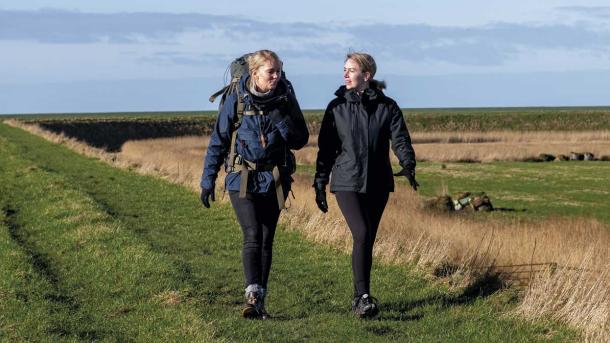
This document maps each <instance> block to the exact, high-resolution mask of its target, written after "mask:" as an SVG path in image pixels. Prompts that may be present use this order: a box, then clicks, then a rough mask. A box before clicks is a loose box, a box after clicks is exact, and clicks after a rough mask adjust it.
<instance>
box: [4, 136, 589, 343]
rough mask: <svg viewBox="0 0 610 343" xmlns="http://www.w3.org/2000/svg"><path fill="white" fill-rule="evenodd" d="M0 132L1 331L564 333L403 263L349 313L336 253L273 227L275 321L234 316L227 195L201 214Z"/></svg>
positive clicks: (129, 176) (135, 178)
mask: <svg viewBox="0 0 610 343" xmlns="http://www.w3.org/2000/svg"><path fill="white" fill-rule="evenodd" d="M0 140H1V141H2V144H1V145H0V181H1V182H0V188H1V194H2V196H1V197H0V200H1V206H2V210H3V211H2V225H1V228H2V230H1V232H0V261H3V263H1V264H0V273H2V274H1V275H2V277H1V280H2V281H1V282H2V283H1V284H0V340H5V341H31V340H52V341H80V340H102V341H167V340H189V341H210V340H227V341H269V340H273V341H305V340H312V341H388V340H397V341H405V340H409V341H421V342H428V341H473V342H477V341H479V342H489V341H523V342H525V341H528V342H529V341H571V340H574V339H577V338H576V336H574V333H573V332H571V331H570V330H568V329H566V328H565V327H562V326H559V325H556V324H552V323H550V322H541V321H537V322H534V323H525V322H523V321H522V320H517V319H511V318H507V317H504V316H502V315H501V313H502V312H504V311H506V310H508V309H511V308H513V307H514V306H515V301H516V298H515V294H514V293H513V292H511V291H504V292H499V293H493V294H488V293H486V292H482V293H481V292H480V291H481V289H480V288H472V289H466V290H464V291H462V292H458V293H454V292H449V291H447V290H446V289H445V288H444V287H441V286H434V285H432V284H431V283H430V282H428V281H425V279H424V278H422V277H421V276H420V275H419V274H418V273H415V272H413V271H412V270H410V269H409V268H407V267H404V266H387V265H376V266H375V273H374V278H373V285H374V286H373V287H374V289H375V295H376V296H378V297H379V298H380V299H381V302H382V306H383V313H382V315H381V316H380V317H379V318H378V319H377V320H371V321H360V320H357V319H355V318H353V316H352V315H351V314H350V312H349V300H350V293H351V289H350V288H351V287H350V283H351V281H350V280H351V272H350V266H349V257H348V255H346V254H343V253H340V252H339V251H337V250H335V249H333V248H329V247H324V246H318V245H314V244H312V243H308V242H307V241H304V239H303V237H302V235H300V234H298V233H295V232H291V231H286V230H280V232H279V234H278V237H277V239H276V254H275V264H274V270H273V271H272V280H271V283H270V286H269V287H270V290H271V293H270V298H269V310H270V311H271V312H272V314H274V315H275V316H276V319H275V320H272V321H265V322H262V321H254V322H253V321H246V320H243V319H241V318H239V317H238V309H239V306H240V304H241V301H242V272H241V263H240V241H241V234H240V232H239V229H238V226H237V223H236V221H235V218H234V216H233V214H232V211H231V210H230V208H229V207H228V206H227V205H222V204H218V203H216V204H214V205H215V206H213V208H212V209H211V210H203V209H202V208H201V206H200V204H199V202H198V199H197V196H196V194H194V193H193V192H191V191H189V190H187V189H185V188H184V187H182V186H178V185H173V184H170V183H168V182H166V181H162V180H159V179H156V178H152V177H144V176H140V175H137V174H134V173H131V172H127V171H122V170H119V169H115V168H112V167H110V166H108V165H106V164H104V163H102V162H99V161H96V160H93V159H90V158H86V157H83V156H80V155H78V154H76V153H74V152H72V151H69V150H67V149H66V148H63V147H59V146H56V145H53V144H50V143H48V142H46V141H44V140H42V139H41V138H38V137H35V136H32V135H29V134H26V133H24V132H22V131H20V130H18V129H14V128H9V127H7V126H5V125H0ZM424 182H425V181H424ZM4 262H6V263H4Z"/></svg>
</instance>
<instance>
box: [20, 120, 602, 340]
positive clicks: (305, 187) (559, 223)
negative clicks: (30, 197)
mask: <svg viewBox="0 0 610 343" xmlns="http://www.w3.org/2000/svg"><path fill="white" fill-rule="evenodd" d="M11 125H13V126H19V127H22V128H24V129H26V130H28V131H30V132H33V133H35V134H38V135H41V136H43V137H45V138H47V139H49V140H51V141H54V142H58V143H62V144H66V145H67V146H69V147H70V148H72V149H74V150H76V151H79V152H81V153H84V154H86V155H88V156H94V157H97V158H100V159H102V160H105V161H108V162H110V163H113V164H115V165H117V166H120V167H130V168H134V167H135V168H136V170H138V171H139V172H141V173H145V174H156V175H161V176H163V177H164V178H166V179H169V180H171V181H173V182H178V183H182V184H185V185H187V186H189V187H190V188H192V189H195V190H196V189H198V179H199V175H200V173H201V166H202V157H203V154H204V151H205V147H206V146H205V145H206V142H207V141H206V140H205V139H203V138H201V137H196V138H170V139H155V140H145V141H132V142H127V143H125V145H124V146H123V151H122V152H121V153H120V154H118V155H115V154H107V153H103V152H101V151H99V149H93V148H90V147H88V146H87V145H85V144H83V143H79V142H75V141H73V140H71V139H66V138H65V137H61V136H58V135H55V134H52V133H48V132H45V131H44V130H41V129H39V128H36V127H35V126H31V125H27V126H24V125H23V124H21V123H19V122H12V123H11ZM603 135H606V136H603ZM594 136H595V135H594V134H592V135H591V136H589V137H594ZM602 137H607V133H604V134H602ZM314 144H315V142H314ZM418 154H419V147H418ZM222 177H223V176H222V175H221V176H219V180H222V179H223V178H222ZM293 189H294V192H295V194H296V196H297V197H296V199H293V200H291V201H290V203H289V205H290V209H289V210H288V211H285V212H284V214H283V216H282V221H283V222H284V223H285V224H286V226H287V227H288V228H289V229H292V230H299V231H300V232H302V233H303V234H304V235H305V236H306V237H308V238H309V239H311V240H313V241H316V242H323V243H326V244H331V245H333V246H335V247H338V248H339V249H342V250H344V251H346V252H349V251H350V250H351V236H350V234H349V230H348V229H347V227H346V224H345V221H344V220H343V218H342V216H341V214H340V211H339V209H338V206H337V204H336V202H335V200H334V197H333V196H329V198H328V200H329V212H328V213H327V214H322V213H321V212H320V211H318V209H317V207H316V205H315V201H314V195H313V192H312V189H311V176H308V175H302V174H297V175H296V176H295V183H294V186H293ZM217 192H218V190H217ZM609 247H610V231H609V230H607V228H605V227H604V226H603V225H602V224H600V223H598V222H597V221H595V220H590V219H584V218H580V219H574V218H572V219H570V218H557V219H552V220H545V221H541V222H531V221H518V220H515V221H511V222H508V221H506V220H499V219H488V218H487V219H485V220H481V219H480V218H477V217H475V216H471V215H447V214H441V213H435V212H430V211H429V210H425V209H424V208H423V204H422V200H421V199H420V198H419V197H418V195H417V194H416V193H414V192H412V191H410V190H405V189H400V188H399V189H397V192H395V193H393V194H392V195H391V197H390V200H389V202H388V206H387V208H386V212H385V214H384V217H383V220H382V222H381V226H380V229H379V234H378V238H377V243H376V245H375V255H376V257H377V258H379V259H381V260H383V261H384V262H386V263H400V264H410V265H415V266H417V267H418V268H419V269H420V270H422V271H425V272H428V274H429V275H437V276H439V277H440V280H441V281H443V282H447V283H448V284H450V285H452V286H455V287H464V286H467V285H469V284H472V283H473V282H475V281H476V280H480V278H481V277H482V276H484V275H487V274H488V273H490V272H491V273H496V275H500V276H501V277H502V278H503V281H504V282H506V283H507V284H511V283H519V282H520V281H523V280H522V279H523V278H525V279H526V280H525V281H526V282H525V283H526V284H527V287H526V288H525V289H524V291H523V299H522V302H521V303H520V304H519V306H518V307H517V309H516V310H515V311H514V313H515V314H518V315H520V316H523V317H526V318H539V317H551V318H555V319H557V320H561V321H564V322H566V323H568V324H570V325H572V326H574V327H576V328H579V329H581V330H582V331H583V332H584V334H585V336H584V337H585V338H586V339H587V340H588V341H605V342H607V341H608V339H609V337H610V335H609V334H608V333H609V328H610V288H609V287H608V284H609V282H610V272H609V270H610V252H609V249H610V248H609ZM541 263H542V267H540V265H539V264H541ZM523 266H525V268H526V273H525V275H524V274H523V273H522V271H523V269H522V268H523ZM533 266H536V271H537V272H536V273H534V272H533V271H534V267H533ZM528 269H529V273H527V271H528Z"/></svg>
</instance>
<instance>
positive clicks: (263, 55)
mask: <svg viewBox="0 0 610 343" xmlns="http://www.w3.org/2000/svg"><path fill="white" fill-rule="evenodd" d="M267 61H273V62H276V63H277V64H279V65H280V69H282V66H283V65H284V63H283V62H282V60H281V59H280V57H279V56H278V55H277V54H276V53H275V52H273V51H271V50H258V51H255V52H253V53H252V54H250V55H249V56H248V58H247V62H248V71H249V72H250V75H253V73H254V71H255V70H257V69H258V68H260V67H261V66H262V65H263V64H265V62H267ZM252 82H254V80H253V79H252V78H250V85H253V83H252Z"/></svg>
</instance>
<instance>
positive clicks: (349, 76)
mask: <svg viewBox="0 0 610 343" xmlns="http://www.w3.org/2000/svg"><path fill="white" fill-rule="evenodd" d="M370 75H371V74H370V73H369V72H368V71H367V72H366V73H363V72H362V70H360V65H358V63H356V61H354V60H352V59H351V58H350V59H348V60H347V61H345V65H344V66H343V81H345V87H346V88H347V89H356V90H363V89H364V88H366V86H367V82H368V81H369V79H370Z"/></svg>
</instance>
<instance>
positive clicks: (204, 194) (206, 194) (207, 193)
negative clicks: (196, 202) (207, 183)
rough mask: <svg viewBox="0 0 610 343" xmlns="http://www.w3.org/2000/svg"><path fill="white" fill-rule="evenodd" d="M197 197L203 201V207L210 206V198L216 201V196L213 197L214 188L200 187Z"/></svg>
mask: <svg viewBox="0 0 610 343" xmlns="http://www.w3.org/2000/svg"><path fill="white" fill-rule="evenodd" d="M199 198H200V199H201V203H203V206H205V208H210V200H212V201H216V198H215V197H214V189H207V188H202V189H201V195H200V196H199Z"/></svg>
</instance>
